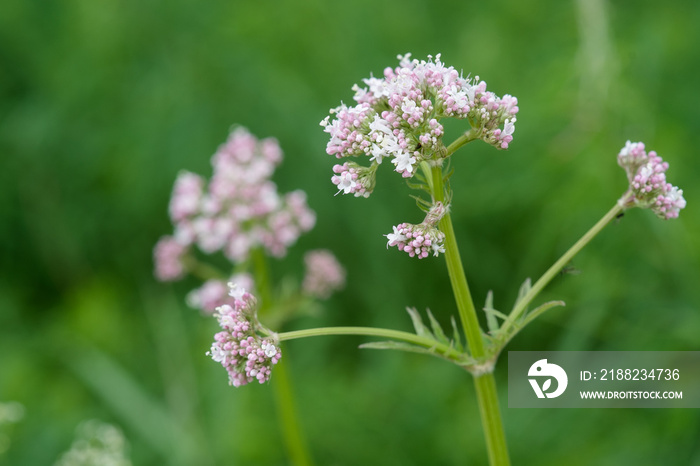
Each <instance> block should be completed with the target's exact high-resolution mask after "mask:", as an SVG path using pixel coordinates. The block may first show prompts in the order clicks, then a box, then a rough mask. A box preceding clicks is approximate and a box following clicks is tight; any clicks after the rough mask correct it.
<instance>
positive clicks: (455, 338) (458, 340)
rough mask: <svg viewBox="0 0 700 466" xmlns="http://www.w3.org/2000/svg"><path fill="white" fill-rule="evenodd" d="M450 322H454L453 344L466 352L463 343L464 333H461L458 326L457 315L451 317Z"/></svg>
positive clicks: (458, 349)
mask: <svg viewBox="0 0 700 466" xmlns="http://www.w3.org/2000/svg"><path fill="white" fill-rule="evenodd" d="M450 322H451V323H452V344H453V345H454V348H455V349H456V350H457V351H459V352H460V353H464V345H463V344H462V335H461V334H460V333H459V329H458V328H457V321H456V320H455V316H452V317H450Z"/></svg>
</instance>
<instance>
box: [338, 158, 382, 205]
mask: <svg viewBox="0 0 700 466" xmlns="http://www.w3.org/2000/svg"><path fill="white" fill-rule="evenodd" d="M376 171H377V166H376V165H373V166H371V167H369V168H367V167H362V166H360V165H358V164H356V163H354V162H345V163H344V164H342V165H340V164H336V165H334V166H333V173H335V175H333V177H332V178H331V181H332V182H333V184H334V185H336V186H337V187H338V193H341V192H342V193H343V194H354V195H355V197H369V195H370V194H372V190H373V189H374V183H375V173H376ZM338 193H336V194H338Z"/></svg>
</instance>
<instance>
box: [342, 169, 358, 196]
mask: <svg viewBox="0 0 700 466" xmlns="http://www.w3.org/2000/svg"><path fill="white" fill-rule="evenodd" d="M338 178H339V179H340V182H339V183H338V189H339V190H340V191H343V194H348V193H351V192H352V190H353V189H355V186H356V185H357V182H356V181H355V180H353V179H352V174H351V173H350V172H345V173H341V174H340V176H339V177H338Z"/></svg>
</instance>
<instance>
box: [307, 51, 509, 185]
mask: <svg viewBox="0 0 700 466" xmlns="http://www.w3.org/2000/svg"><path fill="white" fill-rule="evenodd" d="M398 58H399V60H400V63H399V66H398V67H396V68H395V69H392V68H386V69H385V70H384V78H375V77H370V78H367V79H364V83H365V85H366V86H367V87H364V88H362V87H360V86H358V85H357V84H356V85H355V86H353V90H354V91H355V96H354V97H353V98H354V100H355V102H357V105H355V106H354V107H348V106H347V105H344V104H343V105H340V106H339V107H337V108H334V109H331V110H330V115H329V116H327V117H326V118H325V119H323V121H321V126H323V127H324V131H325V132H326V133H328V134H329V135H330V140H329V142H328V144H327V146H326V152H327V153H328V154H329V155H334V156H335V157H337V158H343V157H351V156H352V157H357V156H367V157H368V158H369V162H370V164H371V167H370V168H371V170H372V171H371V175H372V178H369V179H367V180H364V181H363V180H362V175H363V174H362V172H361V168H360V167H359V165H357V164H353V165H336V166H335V167H334V168H333V171H334V172H335V173H336V175H335V176H333V177H332V181H333V183H334V184H335V185H336V186H338V189H339V190H340V191H342V192H343V193H344V194H354V195H355V196H363V197H367V196H368V195H369V194H370V193H371V191H372V189H371V188H372V187H373V186H374V179H373V175H374V170H376V167H377V165H379V164H381V163H382V161H383V160H384V159H385V158H387V159H389V160H390V161H391V163H392V164H393V165H394V166H395V171H397V172H399V173H400V174H401V176H403V177H405V178H409V177H412V176H413V175H414V174H415V172H416V165H417V164H419V163H420V162H422V161H427V160H436V159H439V158H440V157H444V155H443V153H442V152H441V151H439V150H438V149H439V148H440V146H441V145H442V142H441V140H442V137H443V135H444V127H443V126H442V124H441V123H440V120H441V119H442V118H459V119H468V120H469V123H470V124H471V126H472V129H473V131H474V134H475V135H476V137H478V138H480V139H482V140H484V141H486V142H487V143H489V144H491V145H493V146H494V147H496V148H498V149H507V148H508V145H509V144H510V143H511V142H512V140H513V132H514V131H515V122H516V114H517V113H518V106H517V103H518V100H517V99H516V98H515V97H513V96H511V95H505V96H503V97H498V96H497V95H496V94H494V93H493V92H490V91H487V90H486V82H484V81H481V80H480V79H479V77H478V76H477V77H475V78H474V79H472V78H469V77H466V78H465V77H463V76H462V75H461V73H460V72H458V71H457V70H455V69H454V68H453V67H451V66H450V67H447V66H445V65H444V64H443V63H442V61H441V60H440V55H439V54H438V55H437V56H436V57H435V59H434V60H433V57H432V56H429V57H428V61H425V60H423V61H419V60H415V59H414V60H411V58H410V54H407V55H405V56H399V57H398Z"/></svg>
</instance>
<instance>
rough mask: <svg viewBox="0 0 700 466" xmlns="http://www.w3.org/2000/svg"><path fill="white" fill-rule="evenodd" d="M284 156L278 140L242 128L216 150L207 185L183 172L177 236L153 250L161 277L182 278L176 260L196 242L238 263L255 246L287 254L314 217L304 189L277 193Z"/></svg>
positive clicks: (174, 213) (175, 205)
mask: <svg viewBox="0 0 700 466" xmlns="http://www.w3.org/2000/svg"><path fill="white" fill-rule="evenodd" d="M281 160H282V150H281V149H280V147H279V144H278V143H277V141H276V140H275V139H271V138H268V139H263V140H258V139H256V138H255V136H253V135H252V134H250V132H248V130H247V129H245V128H242V127H239V128H236V129H235V130H234V131H233V132H232V133H231V134H230V136H229V138H228V140H227V141H226V143H225V144H223V145H222V146H221V147H219V149H218V151H217V152H216V154H214V156H213V158H212V165H213V168H214V173H213V176H212V179H211V182H210V183H209V185H208V186H207V185H206V181H205V180H204V178H202V177H201V176H199V175H196V174H194V173H189V172H182V173H181V174H180V175H179V176H178V178H177V180H176V182H175V187H174V189H173V194H172V198H171V200H170V209H169V210H170V217H171V219H172V221H173V223H174V224H175V233H174V235H173V238H174V239H172V238H170V239H168V240H167V241H164V242H163V243H162V244H161V243H159V245H160V246H159V247H157V248H156V251H155V259H156V275H157V277H158V278H159V279H161V280H174V279H177V278H179V277H180V276H181V274H182V271H179V272H178V270H177V267H176V266H175V264H176V263H177V262H178V261H179V259H180V258H181V257H182V255H183V254H185V253H186V251H187V249H188V248H189V247H191V246H192V245H195V244H196V245H197V246H198V247H199V248H200V249H201V250H202V251H204V252H205V253H213V252H216V251H219V250H221V251H223V252H224V254H225V255H226V257H228V258H229V259H231V260H232V261H235V262H240V261H244V260H246V259H247V258H248V256H249V254H250V251H251V250H253V249H255V248H263V249H265V251H266V252H267V253H268V254H270V255H272V256H275V257H281V256H284V255H285V254H286V252H287V248H288V247H289V246H290V245H292V244H293V243H294V242H295V241H296V240H297V238H298V237H299V236H300V235H301V233H303V232H306V231H309V230H310V229H311V228H313V226H314V223H315V222H316V216H315V214H314V212H313V211H312V210H311V209H309V207H308V205H307V203H306V194H305V193H304V192H303V191H300V190H297V191H292V192H290V193H287V194H285V195H280V194H278V192H277V186H276V185H275V184H274V183H273V182H272V181H271V180H270V177H271V175H272V174H273V172H274V170H275V167H276V166H277V165H279V163H280V162H281ZM174 243H177V244H178V245H179V247H175V246H174ZM159 248H160V249H159ZM176 272H177V273H176Z"/></svg>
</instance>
